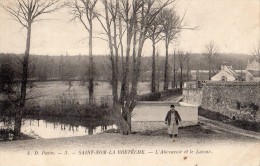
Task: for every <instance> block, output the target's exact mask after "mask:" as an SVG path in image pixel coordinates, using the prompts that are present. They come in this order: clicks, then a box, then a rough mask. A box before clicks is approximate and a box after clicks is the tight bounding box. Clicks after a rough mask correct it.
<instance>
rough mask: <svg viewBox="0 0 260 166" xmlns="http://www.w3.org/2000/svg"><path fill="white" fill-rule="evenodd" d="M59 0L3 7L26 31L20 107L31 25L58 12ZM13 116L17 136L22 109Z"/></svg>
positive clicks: (23, 0) (22, 1)
mask: <svg viewBox="0 0 260 166" xmlns="http://www.w3.org/2000/svg"><path fill="white" fill-rule="evenodd" d="M58 1H59V0H48V1H46V0H17V1H15V2H13V3H9V4H7V5H3V8H4V10H5V11H6V12H7V13H8V14H9V15H10V16H12V18H13V19H14V20H15V21H16V22H18V23H19V24H20V25H21V26H22V27H23V28H25V29H26V30H27V39H26V49H25V53H24V58H23V73H22V83H21V94H20V95H21V96H20V104H19V105H20V107H21V108H23V107H24V106H25V100H26V85H27V78H28V62H29V55H30V46H31V33H32V24H33V23H34V22H36V21H41V20H42V19H41V16H42V15H46V14H50V13H53V12H55V11H57V10H58V8H59V7H58V5H57V4H58ZM19 110H20V111H18V112H17V114H16V116H15V127H14V132H15V135H16V136H17V135H19V133H20V130H21V122H22V113H23V111H22V109H19Z"/></svg>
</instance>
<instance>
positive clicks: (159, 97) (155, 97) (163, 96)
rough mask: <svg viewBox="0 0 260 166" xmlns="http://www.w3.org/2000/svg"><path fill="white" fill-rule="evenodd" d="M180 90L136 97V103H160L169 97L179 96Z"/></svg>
mask: <svg viewBox="0 0 260 166" xmlns="http://www.w3.org/2000/svg"><path fill="white" fill-rule="evenodd" d="M181 94H182V89H170V90H167V91H161V92H154V93H148V94H144V95H140V96H138V98H137V99H138V101H162V100H165V99H167V98H169V97H172V96H176V95H181Z"/></svg>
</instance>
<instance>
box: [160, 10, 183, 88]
mask: <svg viewBox="0 0 260 166" xmlns="http://www.w3.org/2000/svg"><path fill="white" fill-rule="evenodd" d="M159 19H160V20H161V22H162V27H163V30H162V32H163V34H164V40H165V69H164V88H163V89H164V90H168V88H169V69H168V68H169V53H168V52H169V45H170V43H171V42H172V41H173V40H174V39H176V38H177V34H178V33H180V32H181V29H182V25H181V23H182V20H183V19H181V18H180V17H179V16H178V15H177V14H176V12H175V10H174V9H173V8H172V9H164V10H163V11H162V12H161V13H160V17H159Z"/></svg>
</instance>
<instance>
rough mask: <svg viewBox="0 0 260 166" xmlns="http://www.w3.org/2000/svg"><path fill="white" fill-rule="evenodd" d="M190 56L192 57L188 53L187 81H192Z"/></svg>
mask: <svg viewBox="0 0 260 166" xmlns="http://www.w3.org/2000/svg"><path fill="white" fill-rule="evenodd" d="M190 56H191V53H189V52H187V53H186V67H187V73H186V75H187V76H186V77H187V81H190Z"/></svg>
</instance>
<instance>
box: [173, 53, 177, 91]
mask: <svg viewBox="0 0 260 166" xmlns="http://www.w3.org/2000/svg"><path fill="white" fill-rule="evenodd" d="M175 57H176V55H175V51H174V54H173V84H172V88H177V86H176V58H175Z"/></svg>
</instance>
